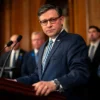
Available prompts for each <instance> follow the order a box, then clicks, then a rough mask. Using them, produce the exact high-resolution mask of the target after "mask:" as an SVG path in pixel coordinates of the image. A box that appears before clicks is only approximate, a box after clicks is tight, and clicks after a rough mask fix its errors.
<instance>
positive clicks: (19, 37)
mask: <svg viewBox="0 0 100 100" xmlns="http://www.w3.org/2000/svg"><path fill="white" fill-rule="evenodd" d="M21 39H22V36H21V35H19V36H18V38H17V40H16V41H17V42H16V43H15V45H14V46H13V47H12V49H11V51H10V52H9V54H8V56H7V58H6V60H5V62H4V64H3V66H2V69H1V73H0V78H1V77H2V75H3V72H4V68H5V65H6V63H7V61H8V59H9V57H10V55H11V52H12V50H13V48H14V47H15V46H16V44H17V43H18V42H20V41H21ZM8 45H9V44H8Z"/></svg>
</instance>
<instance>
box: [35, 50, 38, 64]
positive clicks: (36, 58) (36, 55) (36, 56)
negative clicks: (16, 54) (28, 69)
mask: <svg viewBox="0 0 100 100" xmlns="http://www.w3.org/2000/svg"><path fill="white" fill-rule="evenodd" d="M35 60H36V64H38V52H37V53H36V54H35Z"/></svg>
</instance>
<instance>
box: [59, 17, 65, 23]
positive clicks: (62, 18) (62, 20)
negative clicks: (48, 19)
mask: <svg viewBox="0 0 100 100" xmlns="http://www.w3.org/2000/svg"><path fill="white" fill-rule="evenodd" d="M64 19H65V17H64V16H61V17H60V20H61V23H62V24H63V23H64Z"/></svg>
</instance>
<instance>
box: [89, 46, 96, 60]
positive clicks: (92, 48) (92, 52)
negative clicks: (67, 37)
mask: <svg viewBox="0 0 100 100" xmlns="http://www.w3.org/2000/svg"><path fill="white" fill-rule="evenodd" d="M94 48H95V47H94V46H92V47H91V51H90V59H91V60H92V59H93V56H94Z"/></svg>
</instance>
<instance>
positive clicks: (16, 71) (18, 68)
mask: <svg viewBox="0 0 100 100" xmlns="http://www.w3.org/2000/svg"><path fill="white" fill-rule="evenodd" d="M9 53H10V51H9V52H6V53H4V54H2V55H1V56H0V67H2V66H3V64H4V62H5V60H6V58H7V56H8V54H9ZM25 53H26V51H24V50H22V49H20V52H19V56H18V59H17V61H16V62H15V67H14V69H12V72H13V75H12V78H18V77H20V76H21V65H22V62H23V56H24V54H25ZM9 64H10V57H9V59H8V61H7V63H6V65H5V66H6V67H9ZM8 72H9V71H6V72H5V74H4V75H3V77H6V78H10V77H9V74H7V73H8Z"/></svg>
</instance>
